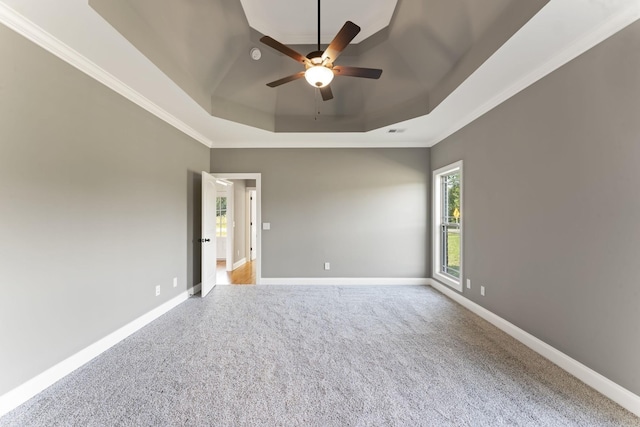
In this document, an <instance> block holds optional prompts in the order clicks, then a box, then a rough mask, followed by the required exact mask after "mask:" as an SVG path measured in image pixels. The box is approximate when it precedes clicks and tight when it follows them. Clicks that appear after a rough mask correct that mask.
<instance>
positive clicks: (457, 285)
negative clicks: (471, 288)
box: [433, 273, 462, 292]
mask: <svg viewBox="0 0 640 427" xmlns="http://www.w3.org/2000/svg"><path fill="white" fill-rule="evenodd" d="M433 279H434V280H437V281H438V282H440V283H442V284H444V285H447V286H449V287H450V288H453V289H455V290H456V291H458V292H462V280H460V281H455V280H453V279H451V278H450V277H447V276H445V275H444V274H440V273H435V274H434V275H433Z"/></svg>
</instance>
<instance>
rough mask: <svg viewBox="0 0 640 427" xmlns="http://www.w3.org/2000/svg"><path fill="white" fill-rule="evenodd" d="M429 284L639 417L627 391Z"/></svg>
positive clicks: (637, 403)
mask: <svg viewBox="0 0 640 427" xmlns="http://www.w3.org/2000/svg"><path fill="white" fill-rule="evenodd" d="M430 284H431V286H432V287H433V288H435V289H437V290H438V291H440V292H441V293H443V294H444V295H446V296H448V297H449V298H451V299H452V300H454V301H455V302H457V303H458V304H460V305H462V306H463V307H465V308H467V309H468V310H470V311H472V312H473V313H475V314H477V315H478V316H480V317H482V318H483V319H484V320H486V321H487V322H489V323H491V324H493V325H494V326H496V327H497V328H498V329H501V330H502V331H504V332H506V333H507V334H509V335H511V336H512V337H513V338H515V339H517V340H518V341H520V342H521V343H523V344H524V345H526V346H527V347H529V348H530V349H532V350H533V351H535V352H536V353H538V354H540V355H542V356H544V357H545V358H547V359H549V360H550V361H551V362H553V363H555V364H556V365H558V366H559V367H561V368H562V369H564V370H565V371H567V372H568V373H570V374H571V375H573V376H574V377H576V378H578V379H579V380H581V381H582V382H584V383H585V384H587V385H589V386H590V387H592V388H594V389H595V390H597V391H598V392H600V393H602V394H603V395H605V396H607V397H608V398H609V399H611V400H613V401H614V402H616V403H617V404H618V405H620V406H622V407H623V408H625V409H627V410H628V411H630V412H632V413H633V414H635V415H637V416H639V417H640V396H638V395H636V394H634V393H632V392H630V391H629V390H627V389H626V388H624V387H622V386H620V385H618V384H616V383H615V382H613V381H611V380H610V379H608V378H607V377H605V376H603V375H601V374H599V373H597V372H596V371H594V370H593V369H591V368H589V367H588V366H585V365H583V364H582V363H580V362H578V361H577V360H575V359H572V358H571V357H569V356H567V355H566V354H564V353H563V352H561V351H560V350H558V349H556V348H555V347H552V346H550V345H549V344H547V343H546V342H544V341H542V340H540V339H538V338H536V337H534V336H533V335H531V334H529V333H528V332H525V331H524V330H522V329H520V328H519V327H517V326H516V325H514V324H513V323H510V322H508V321H506V320H505V319H503V318H502V317H500V316H498V315H496V314H494V313H493V312H491V311H489V310H487V309H486V308H484V307H482V306H480V305H478V304H476V303H474V302H473V301H471V300H469V299H467V298H465V297H464V296H462V295H461V294H459V293H456V292H454V291H453V290H451V289H450V288H449V287H447V286H445V285H443V284H441V283H439V282H438V281H437V280H435V279H431V280H430Z"/></svg>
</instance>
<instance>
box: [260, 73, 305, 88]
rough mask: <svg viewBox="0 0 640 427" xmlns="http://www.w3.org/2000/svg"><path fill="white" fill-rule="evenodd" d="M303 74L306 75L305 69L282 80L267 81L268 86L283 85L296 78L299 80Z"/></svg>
mask: <svg viewBox="0 0 640 427" xmlns="http://www.w3.org/2000/svg"><path fill="white" fill-rule="evenodd" d="M303 76H304V71H300V72H299V73H296V74H292V75H290V76H287V77H283V78H281V79H280V80H276V81H273V82H271V83H267V86H269V87H277V86H280V85H283V84H285V83H289V82H292V81H294V80H298V79H299V78H301V77H303Z"/></svg>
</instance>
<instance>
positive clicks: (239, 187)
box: [214, 173, 262, 285]
mask: <svg viewBox="0 0 640 427" xmlns="http://www.w3.org/2000/svg"><path fill="white" fill-rule="evenodd" d="M214 175H215V177H216V178H218V179H219V180H224V181H226V182H228V183H229V184H231V185H229V186H228V187H227V188H226V194H222V193H219V194H217V196H218V197H220V199H219V200H218V199H217V202H216V207H217V208H218V207H219V208H220V209H219V210H217V211H216V231H217V232H216V240H218V239H220V240H224V242H220V243H219V242H218V241H216V247H217V249H218V251H217V252H218V257H219V258H218V259H217V260H216V265H217V268H216V276H217V277H216V278H217V280H216V283H217V284H220V285H224V284H259V283H260V279H261V271H262V262H261V261H262V257H261V253H260V252H261V230H260V227H259V224H260V223H261V190H262V182H261V181H262V180H261V174H259V173H214ZM221 190H222V189H221ZM223 191H224V190H223ZM224 196H226V199H222V197H224ZM218 213H219V214H220V215H218ZM222 246H224V247H222ZM225 255H226V256H225Z"/></svg>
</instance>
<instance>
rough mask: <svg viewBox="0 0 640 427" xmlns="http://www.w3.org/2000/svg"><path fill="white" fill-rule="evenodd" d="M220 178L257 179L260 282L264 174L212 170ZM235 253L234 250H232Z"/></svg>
mask: <svg viewBox="0 0 640 427" xmlns="http://www.w3.org/2000/svg"><path fill="white" fill-rule="evenodd" d="M211 174H212V175H214V176H215V177H216V178H218V179H220V178H221V179H225V180H234V179H255V180H256V187H255V188H256V223H257V224H256V226H257V230H256V231H257V234H258V236H257V239H256V240H257V244H256V249H257V251H256V260H255V263H256V285H259V284H260V281H261V279H262V227H261V224H262V174H261V173H216V172H211ZM232 253H233V252H232Z"/></svg>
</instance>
